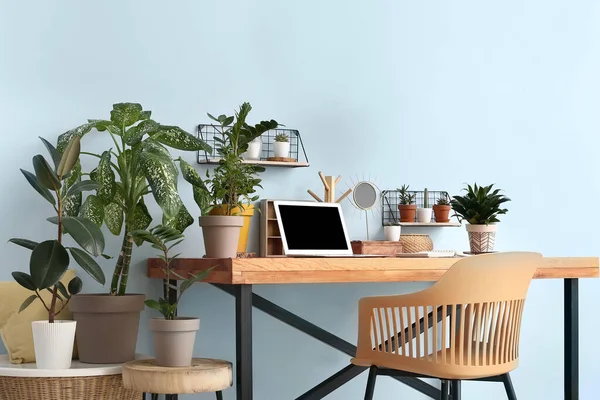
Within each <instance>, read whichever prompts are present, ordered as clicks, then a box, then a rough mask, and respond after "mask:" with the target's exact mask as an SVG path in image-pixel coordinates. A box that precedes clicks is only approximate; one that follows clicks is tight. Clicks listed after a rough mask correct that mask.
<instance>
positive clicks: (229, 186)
mask: <svg viewBox="0 0 600 400" xmlns="http://www.w3.org/2000/svg"><path fill="white" fill-rule="evenodd" d="M250 110H252V106H251V105H250V103H243V104H242V105H241V106H240V108H239V110H238V111H236V112H235V116H229V117H228V116H226V115H219V116H218V117H213V116H212V115H210V114H208V116H209V118H211V119H212V120H214V121H216V122H218V123H219V127H217V128H216V129H217V131H218V132H219V133H220V137H219V135H216V136H215V141H216V142H217V143H218V145H219V146H218V147H217V149H216V150H217V153H218V154H219V156H220V161H219V164H218V165H217V166H216V167H215V169H214V170H213V171H212V174H209V172H208V171H207V173H206V177H207V179H206V180H202V179H201V178H200V177H199V175H198V174H197V173H196V171H195V170H194V169H193V168H191V166H190V165H189V164H187V163H186V162H185V161H183V160H182V159H181V158H180V159H179V161H180V168H181V171H182V175H183V178H184V179H185V180H186V181H187V182H189V183H191V184H192V186H193V187H194V199H195V200H196V203H197V204H198V206H199V207H200V211H201V216H200V219H199V222H200V226H201V227H202V228H203V229H202V231H203V235H204V243H205V248H206V256H207V257H211V258H229V257H236V255H237V253H238V252H245V251H246V246H247V243H248V232H249V229H250V219H251V217H252V215H254V204H252V203H253V202H255V201H256V200H258V196H256V195H255V193H256V188H257V187H261V186H260V182H261V180H260V179H259V178H257V177H256V175H257V174H258V173H259V172H263V171H264V168H263V167H260V166H257V165H252V164H246V163H244V162H243V160H242V158H241V156H240V155H241V154H243V153H244V152H245V151H246V150H247V149H248V144H249V143H250V142H252V141H253V140H255V139H256V138H258V137H260V135H262V134H263V133H264V132H266V131H268V130H270V129H275V128H277V127H278V126H279V124H278V123H277V121H274V120H270V121H261V122H260V123H258V124H256V125H254V126H252V125H249V124H248V123H247V122H246V119H247V118H248V114H249V113H250ZM235 243H237V246H233V244H235Z"/></svg>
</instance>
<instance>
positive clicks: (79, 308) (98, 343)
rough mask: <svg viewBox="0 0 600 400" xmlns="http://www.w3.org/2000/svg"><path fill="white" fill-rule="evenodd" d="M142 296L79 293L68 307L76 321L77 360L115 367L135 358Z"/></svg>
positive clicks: (143, 296) (142, 302)
mask: <svg viewBox="0 0 600 400" xmlns="http://www.w3.org/2000/svg"><path fill="white" fill-rule="evenodd" d="M145 298H146V296H145V295H143V294H126V295H123V296H110V295H108V294H78V295H75V296H73V297H72V298H71V302H70V303H69V308H70V309H71V312H72V313H73V319H74V320H75V321H77V330H76V332H75V337H76V340H77V350H78V352H79V360H80V361H81V362H84V363H90V364H117V363H124V362H127V361H131V360H133V359H135V345H136V343H137V336H138V328H139V324H140V311H142V310H143V309H144V299H145Z"/></svg>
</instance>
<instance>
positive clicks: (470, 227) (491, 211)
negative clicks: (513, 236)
mask: <svg viewBox="0 0 600 400" xmlns="http://www.w3.org/2000/svg"><path fill="white" fill-rule="evenodd" d="M493 188H494V184H491V185H489V186H478V185H477V183H475V184H474V185H473V186H471V185H467V187H466V188H464V189H463V190H464V191H465V192H467V193H466V194H465V195H464V196H453V197H452V201H451V205H452V210H454V213H455V214H456V216H457V217H458V218H459V221H461V222H462V221H463V220H464V221H466V222H468V224H467V225H466V228H467V232H468V233H469V246H470V248H471V253H472V254H480V253H489V252H491V251H493V250H494V242H495V240H496V231H497V229H498V225H496V223H497V222H500V221H499V220H498V215H501V214H506V213H507V212H508V210H507V209H506V208H501V205H502V204H503V203H506V202H508V201H510V199H509V198H508V197H506V196H504V195H502V194H500V189H493Z"/></svg>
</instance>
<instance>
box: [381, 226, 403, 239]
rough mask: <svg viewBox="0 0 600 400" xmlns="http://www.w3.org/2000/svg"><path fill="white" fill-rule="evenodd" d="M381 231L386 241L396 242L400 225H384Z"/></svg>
mask: <svg viewBox="0 0 600 400" xmlns="http://www.w3.org/2000/svg"><path fill="white" fill-rule="evenodd" d="M383 232H384V233H385V240H386V241H388V242H397V241H398V240H400V233H401V232H402V227H401V226H400V225H392V226H384V227H383Z"/></svg>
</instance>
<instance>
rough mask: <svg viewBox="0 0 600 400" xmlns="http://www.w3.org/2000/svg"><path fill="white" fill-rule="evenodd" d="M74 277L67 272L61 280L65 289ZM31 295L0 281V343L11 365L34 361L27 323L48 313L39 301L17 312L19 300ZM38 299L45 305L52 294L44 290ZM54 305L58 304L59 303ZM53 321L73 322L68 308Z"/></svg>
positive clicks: (13, 283)
mask: <svg viewBox="0 0 600 400" xmlns="http://www.w3.org/2000/svg"><path fill="white" fill-rule="evenodd" d="M74 276H75V270H72V269H71V270H68V271H67V272H66V273H65V275H64V276H63V278H62V279H61V281H62V283H63V284H64V285H65V286H67V285H68V283H69V281H70V280H71V279H73V277H74ZM32 294H33V292H31V291H29V290H27V289H25V288H24V287H22V286H21V285H19V284H18V283H17V282H15V281H11V282H0V336H2V342H4V347H6V350H7V351H8V357H9V359H10V362H12V363H13V364H21V363H27V362H35V354H34V351H33V333H32V332H31V321H38V320H45V319H48V312H47V311H46V309H45V308H44V306H43V305H42V302H41V301H39V300H35V301H34V302H33V303H31V305H30V306H29V307H27V308H26V309H25V310H24V311H23V312H21V313H19V308H20V307H21V304H23V301H25V299H26V298H28V297H29V296H31V295H32ZM42 297H43V298H44V301H45V302H46V304H48V305H49V304H50V300H51V298H52V294H51V293H50V292H48V291H47V290H45V291H44V292H43V293H42ZM58 304H60V300H59V301H58ZM57 319H73V315H72V314H71V311H70V310H69V307H68V306H67V307H66V308H65V309H64V310H62V312H61V313H60V314H59V315H58V317H57Z"/></svg>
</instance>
